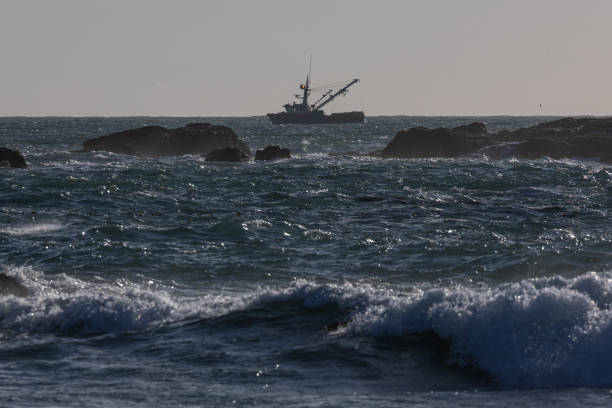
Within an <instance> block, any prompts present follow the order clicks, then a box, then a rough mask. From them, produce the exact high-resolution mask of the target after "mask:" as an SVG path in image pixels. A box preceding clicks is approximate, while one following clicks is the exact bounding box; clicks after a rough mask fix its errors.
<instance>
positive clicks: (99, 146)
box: [83, 123, 251, 156]
mask: <svg viewBox="0 0 612 408" xmlns="http://www.w3.org/2000/svg"><path fill="white" fill-rule="evenodd" d="M225 148H237V149H240V150H241V151H242V152H244V153H245V154H247V156H250V154H251V150H250V149H249V147H248V146H247V144H246V143H245V142H243V141H242V140H240V139H239V138H238V136H237V135H236V133H234V131H233V130H232V129H230V128H228V127H226V126H218V125H211V124H209V123H190V124H188V125H187V126H185V127H181V128H177V129H166V128H164V127H161V126H145V127H141V128H137V129H130V130H125V131H122V132H116V133H111V134H110V135H106V136H101V137H97V138H95V139H89V140H86V141H85V142H83V150H85V151H93V150H102V151H107V152H112V153H119V154H128V155H136V156H181V155H184V154H197V155H207V154H209V153H210V152H212V151H214V150H221V149H225Z"/></svg>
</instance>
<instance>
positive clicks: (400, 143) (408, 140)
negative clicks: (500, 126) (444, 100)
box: [381, 122, 489, 158]
mask: <svg viewBox="0 0 612 408" xmlns="http://www.w3.org/2000/svg"><path fill="white" fill-rule="evenodd" d="M488 136H489V133H488V131H487V128H486V127H485V125H484V124H482V123H477V122H475V123H472V124H470V125H466V126H460V127H456V128H454V129H448V128H436V129H427V128H425V127H422V126H419V127H414V128H411V129H408V130H403V131H400V132H398V133H397V135H395V137H394V138H393V140H391V142H390V143H389V144H388V145H387V147H385V148H384V149H383V150H382V152H381V157H383V158H391V157H398V158H421V157H457V156H463V155H466V154H471V153H475V152H477V151H478V150H479V149H480V148H482V147H483V146H485V145H486V144H487V143H488Z"/></svg>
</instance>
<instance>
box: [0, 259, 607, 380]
mask: <svg viewBox="0 0 612 408" xmlns="http://www.w3.org/2000/svg"><path fill="white" fill-rule="evenodd" d="M7 274H9V275H12V276H14V277H15V278H16V279H18V280H19V281H20V282H21V283H23V284H24V285H25V286H26V287H27V288H28V290H29V291H30V292H31V295H30V296H26V297H17V296H11V295H6V296H0V327H2V329H1V331H0V336H4V337H6V336H14V335H18V334H22V333H28V334H31V333H59V334H63V335H70V334H79V335H87V334H100V333H121V332H129V331H140V330H151V329H155V328H156V327H160V326H164V325H167V324H170V323H180V322H181V321H192V320H193V319H208V318H212V317H218V316H224V315H226V316H228V317H231V313H232V312H234V311H240V310H248V309H250V308H253V307H257V306H259V305H262V304H266V305H278V304H279V303H280V304H282V303H283V302H290V303H292V304H294V303H296V302H297V303H298V304H300V306H301V307H304V308H307V309H317V308H322V307H327V306H330V305H333V306H336V307H337V308H338V310H339V314H340V315H339V316H338V320H339V321H341V322H342V323H341V324H339V325H336V326H337V330H335V331H333V332H328V333H327V334H322V335H324V336H333V337H340V338H342V337H343V336H365V337H382V336H385V337H387V336H400V337H401V336H406V335H410V334H415V333H422V332H433V333H435V334H436V335H437V336H438V337H440V338H441V339H444V340H447V341H448V342H449V343H450V345H451V355H450V356H449V362H450V363H452V364H460V365H473V366H475V367H478V368H480V369H482V370H485V371H487V372H488V373H490V374H491V375H492V376H493V377H495V378H496V379H497V381H499V383H500V384H501V385H502V386H504V387H512V388H514V387H518V388H540V387H576V386H587V387H599V386H601V387H603V386H610V385H612V369H611V367H612V349H611V348H610V344H612V273H588V274H585V275H582V276H580V277H577V278H573V279H567V278H562V277H549V278H539V279H531V280H524V281H521V282H517V283H509V284H504V285H501V286H499V287H488V286H484V285H483V286H477V287H461V286H457V287H449V288H405V289H401V290H400V289H398V288H392V287H374V286H371V285H366V284H354V283H343V284H318V283H314V282H310V281H299V280H298V281H295V282H294V283H293V284H291V285H289V286H287V287H284V288H280V289H278V288H276V289H274V288H263V289H258V290H253V291H252V292H251V293H244V294H235V293H233V294H231V293H229V294H208V295H200V296H185V295H180V294H178V293H177V292H176V291H175V290H173V289H172V288H166V287H161V286H160V285H144V284H135V283H130V282H125V281H116V282H113V283H112V284H111V283H95V282H93V283H92V282H84V281H81V280H77V279H74V278H70V277H68V276H62V277H61V278H60V277H58V276H55V277H54V279H53V280H47V279H45V277H44V276H43V275H42V274H40V273H38V272H36V271H34V270H32V269H31V268H13V269H10V270H8V271H7ZM330 323H331V322H330Z"/></svg>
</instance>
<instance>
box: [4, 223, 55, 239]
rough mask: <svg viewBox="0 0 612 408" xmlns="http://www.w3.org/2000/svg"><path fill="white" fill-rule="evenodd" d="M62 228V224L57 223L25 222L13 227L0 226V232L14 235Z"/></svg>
mask: <svg viewBox="0 0 612 408" xmlns="http://www.w3.org/2000/svg"><path fill="white" fill-rule="evenodd" d="M62 228H63V227H62V225H61V224H57V223H39V224H26V225H20V226H15V227H5V228H0V234H7V235H15V236H21V235H37V234H44V233H47V232H53V231H58V230H60V229H62Z"/></svg>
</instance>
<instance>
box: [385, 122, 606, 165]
mask: <svg viewBox="0 0 612 408" xmlns="http://www.w3.org/2000/svg"><path fill="white" fill-rule="evenodd" d="M478 152H485V153H487V154H489V153H490V154H491V156H492V158H504V157H519V158H525V159H537V158H540V157H544V156H546V157H550V158H553V159H561V158H582V159H598V160H600V161H601V162H604V163H611V164H612V118H566V119H559V120H555V121H552V122H547V123H542V124H539V125H535V126H530V127H528V128H523V129H518V130H515V131H502V132H499V133H497V134H492V133H490V132H489V131H488V130H487V128H486V126H485V125H484V124H482V123H478V122H475V123H472V124H470V125H466V126H460V127H457V128H453V129H449V128H436V129H427V128H424V127H414V128H411V129H408V130H403V131H400V132H398V133H397V134H396V135H395V137H394V138H393V140H391V142H390V143H389V144H388V145H387V146H386V147H385V148H384V149H383V150H382V151H380V152H379V153H380V156H381V157H383V158H393V157H395V158H426V157H459V156H465V155H469V154H474V153H478Z"/></svg>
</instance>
